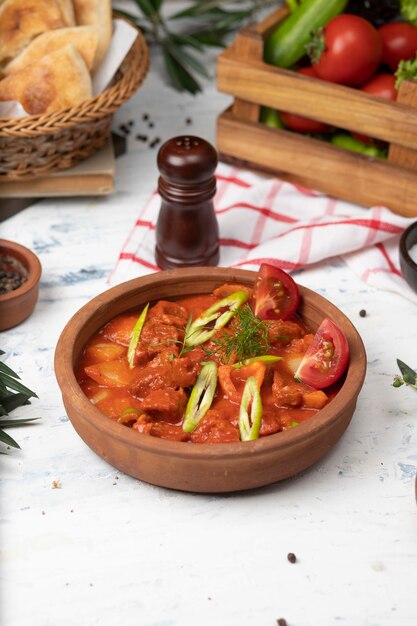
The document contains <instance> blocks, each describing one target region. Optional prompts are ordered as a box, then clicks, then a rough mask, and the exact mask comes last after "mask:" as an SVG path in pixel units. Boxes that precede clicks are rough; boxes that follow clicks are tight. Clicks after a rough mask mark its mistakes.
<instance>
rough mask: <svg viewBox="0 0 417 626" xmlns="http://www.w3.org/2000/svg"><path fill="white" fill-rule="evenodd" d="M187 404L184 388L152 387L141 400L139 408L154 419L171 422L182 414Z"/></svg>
mask: <svg viewBox="0 0 417 626" xmlns="http://www.w3.org/2000/svg"><path fill="white" fill-rule="evenodd" d="M186 404H187V394H186V393H185V391H184V389H177V390H176V389H154V390H153V391H151V392H150V393H149V394H148V395H147V396H146V398H145V399H144V400H142V402H141V409H142V411H144V412H145V413H147V414H148V415H149V416H150V417H151V418H152V419H154V420H162V421H164V422H170V423H172V424H175V423H177V422H178V421H179V420H180V419H181V418H182V416H183V413H184V410H185V407H186Z"/></svg>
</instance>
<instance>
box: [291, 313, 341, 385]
mask: <svg viewBox="0 0 417 626" xmlns="http://www.w3.org/2000/svg"><path fill="white" fill-rule="evenodd" d="M348 361H349V345H348V342H347V339H346V337H345V336H344V334H343V333H342V331H341V330H340V328H338V327H337V326H336V325H335V324H333V322H332V321H331V320H329V319H327V318H326V319H324V320H323V321H322V323H321V324H320V326H319V328H318V329H317V332H316V334H315V336H314V339H313V341H312V343H311V344H310V346H309V348H308V350H307V352H306V353H305V355H304V357H303V360H302V361H301V363H300V365H299V367H298V369H297V371H296V373H295V376H294V377H295V378H298V379H299V380H301V382H303V383H305V384H306V385H310V387H314V389H323V387H328V386H329V385H332V384H333V383H335V382H336V381H337V380H338V379H339V378H340V377H341V375H342V374H343V372H344V371H345V369H346V367H347V364H348Z"/></svg>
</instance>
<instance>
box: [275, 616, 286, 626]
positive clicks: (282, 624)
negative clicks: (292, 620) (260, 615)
mask: <svg viewBox="0 0 417 626" xmlns="http://www.w3.org/2000/svg"><path fill="white" fill-rule="evenodd" d="M277 624H278V626H287V620H286V619H284V618H283V617H280V618H279V619H277Z"/></svg>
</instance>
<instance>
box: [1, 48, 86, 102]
mask: <svg viewBox="0 0 417 626" xmlns="http://www.w3.org/2000/svg"><path fill="white" fill-rule="evenodd" d="M91 96H92V85H91V76H90V73H89V71H88V69H87V66H86V64H85V62H84V59H83V58H82V56H81V55H80V53H79V52H77V50H76V48H75V47H74V46H72V45H69V46H65V47H64V48H61V49H60V50H57V51H56V52H53V53H52V54H50V55H48V56H46V57H43V58H42V59H41V60H40V61H39V62H38V63H34V64H32V65H28V66H27V67H25V68H24V69H22V70H20V71H19V72H15V73H14V74H10V76H6V78H4V79H3V80H1V81H0V101H8V100H17V101H18V102H20V104H21V105H22V106H23V108H24V109H25V111H27V112H28V113H29V114H30V115H39V114H43V113H53V112H54V111H60V110H63V109H67V108H69V107H73V106H76V105H77V104H80V103H81V102H83V101H84V100H87V99H88V98H91Z"/></svg>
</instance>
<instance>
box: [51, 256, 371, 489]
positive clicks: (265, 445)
mask: <svg viewBox="0 0 417 626" xmlns="http://www.w3.org/2000/svg"><path fill="white" fill-rule="evenodd" d="M254 279H255V273H254V272H248V271H243V270H232V269H223V268H192V269H191V268H190V269H181V270H170V271H165V272H160V273H158V274H153V275H150V276H145V277H143V278H138V279H135V280H131V281H129V282H126V283H123V284H121V285H118V286H117V287H113V288H112V289H110V290H108V291H106V292H105V293H103V294H101V295H99V296H98V297H96V298H94V299H93V300H92V301H91V302H89V303H88V304H86V305H85V306H84V307H83V308H82V309H80V310H79V311H78V313H76V314H75V316H74V317H73V318H72V319H71V320H70V321H69V322H68V324H67V326H66V327H65V329H64V331H63V332H62V334H61V337H60V339H59V342H58V345H57V348H56V352H55V372H56V376H57V380H58V384H59V386H60V388H61V392H62V398H63V402H64V405H65V408H66V411H67V414H68V416H69V418H70V420H71V422H72V424H73V426H74V428H75V429H76V430H77V432H78V433H79V435H80V436H81V437H82V438H83V439H84V441H85V442H86V443H87V444H88V445H89V446H90V448H92V449H93V450H94V451H95V452H96V453H97V454H98V455H99V456H101V457H102V458H103V459H105V460H106V461H108V462H109V463H111V464H112V465H114V467H116V468H118V469H120V470H122V471H123V472H126V473H127V474H130V475H131V476H134V477H136V478H139V479H141V480H144V481H146V482H149V483H152V484H155V485H160V486H163V487H169V488H172V489H179V490H182V491H192V492H201V493H219V492H232V491H240V490H244V489H252V488H254V487H260V486H263V485H268V484H270V483H274V482H276V481H279V480H282V479H284V478H288V477H289V476H293V475H295V474H297V473H299V472H301V471H302V470H304V469H306V468H307V467H309V466H310V465H312V464H313V463H315V462H316V461H317V460H318V459H319V458H320V457H322V456H323V455H324V454H326V452H328V451H329V450H330V449H331V448H332V447H333V446H334V445H335V443H336V441H337V440H338V439H339V437H340V436H341V435H342V433H343V432H344V431H345V429H346V428H347V426H348V424H349V422H350V420H351V417H352V415H353V412H354V410H355V406H356V400H357V397H358V394H359V391H360V389H361V387H362V384H363V381H364V377H365V371H366V355H365V350H364V347H363V343H362V340H361V338H360V336H359V335H358V333H357V331H356V330H355V328H354V326H353V325H352V324H351V322H350V321H349V320H348V318H347V317H346V316H345V315H344V314H343V313H342V312H341V311H340V310H339V309H337V308H336V307H335V306H334V305H333V304H331V303H330V302H329V301H327V300H325V299H324V298H323V297H321V296H319V295H318V294H316V293H314V292H312V291H310V290H309V289H306V288H305V287H301V286H300V292H301V305H300V307H299V309H298V311H299V313H300V315H301V316H302V318H303V319H304V321H305V323H306V324H307V326H308V327H309V328H310V329H312V330H315V329H317V327H318V326H319V324H320V322H321V321H322V320H323V318H325V317H329V318H330V319H332V320H333V321H334V322H335V323H336V324H337V325H338V326H339V328H341V329H342V330H343V332H344V333H345V335H346V337H347V340H348V342H349V347H350V355H351V356H350V364H349V369H348V371H347V374H346V377H345V379H344V382H343V385H342V387H341V389H340V391H339V392H338V394H337V395H336V396H335V398H334V399H333V400H332V401H331V402H330V403H329V404H328V405H327V406H326V407H324V409H322V410H321V411H320V412H318V413H317V415H315V416H314V417H312V418H311V419H310V420H308V421H306V422H304V423H302V424H300V425H299V426H297V427H296V428H292V429H290V430H287V431H284V432H281V433H277V434H275V435H269V436H267V437H262V438H260V439H257V440H256V441H251V442H239V443H224V444H213V445H212V444H188V443H183V442H176V441H167V440H163V439H159V438H156V437H150V436H147V435H144V434H139V433H137V432H136V431H134V430H132V429H130V428H127V427H126V426H123V425H121V424H119V423H117V422H115V421H113V420H111V419H109V418H108V417H106V416H105V415H103V414H102V413H101V412H100V411H99V410H98V409H97V408H96V407H95V406H94V405H93V404H92V403H91V402H90V401H89V400H88V398H87V397H86V396H85V395H84V394H83V392H82V391H81V389H80V387H79V385H78V383H77V381H76V378H75V375H74V366H75V364H76V363H77V362H78V360H79V358H80V357H81V355H82V353H83V350H84V348H85V345H86V344H87V342H88V340H89V339H90V338H91V337H92V335H93V334H94V333H95V332H96V331H97V330H98V329H99V328H101V327H102V326H103V325H104V324H106V322H108V321H110V320H111V319H112V318H114V317H115V316H116V315H119V314H120V313H123V312H126V311H129V310H131V309H137V308H140V307H141V306H143V305H145V304H146V303H147V302H153V301H155V300H159V299H161V298H163V299H173V300H175V299H177V298H179V297H184V296H185V295H193V294H199V293H210V292H212V290H213V289H215V288H216V287H218V286H219V285H221V284H223V283H226V282H232V283H236V282H237V283H241V284H242V283H243V284H247V285H253V283H254Z"/></svg>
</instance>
